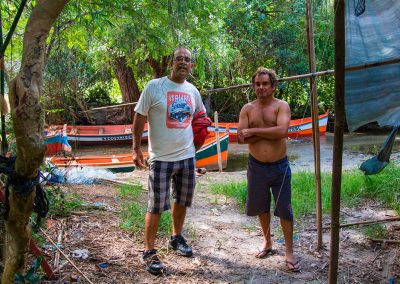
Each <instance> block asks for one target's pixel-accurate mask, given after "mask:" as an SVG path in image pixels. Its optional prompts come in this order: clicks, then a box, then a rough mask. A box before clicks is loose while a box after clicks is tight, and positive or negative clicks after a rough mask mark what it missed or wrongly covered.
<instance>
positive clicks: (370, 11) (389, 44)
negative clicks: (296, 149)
mask: <svg viewBox="0 0 400 284" xmlns="http://www.w3.org/2000/svg"><path fill="white" fill-rule="evenodd" d="M399 58H400V1H399V0H348V1H346V63H345V65H346V67H352V66H360V65H365V64H369V63H376V62H383V61H388V60H394V59H399ZM345 107H346V118H347V124H348V126H349V130H350V131H354V130H356V129H357V128H359V127H360V126H363V125H365V124H367V123H369V122H374V121H377V122H378V124H379V125H380V126H386V125H392V126H396V125H399V124H400V63H396V64H390V65H384V66H378V67H373V68H368V69H364V70H358V71H352V72H350V71H346V75H345Z"/></svg>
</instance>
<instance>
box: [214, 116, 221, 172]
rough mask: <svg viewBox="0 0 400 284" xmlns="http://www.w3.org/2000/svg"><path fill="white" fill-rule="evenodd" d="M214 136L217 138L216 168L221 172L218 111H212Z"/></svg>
mask: <svg viewBox="0 0 400 284" xmlns="http://www.w3.org/2000/svg"><path fill="white" fill-rule="evenodd" d="M214 124H215V137H216V138H217V157H218V170H219V172H222V159H221V144H220V141H219V126H218V112H214Z"/></svg>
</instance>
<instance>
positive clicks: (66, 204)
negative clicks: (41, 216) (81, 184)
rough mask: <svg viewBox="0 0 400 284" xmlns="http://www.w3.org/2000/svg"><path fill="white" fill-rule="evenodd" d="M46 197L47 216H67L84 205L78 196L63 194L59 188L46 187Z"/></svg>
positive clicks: (75, 194)
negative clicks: (47, 202) (47, 205)
mask: <svg viewBox="0 0 400 284" xmlns="http://www.w3.org/2000/svg"><path fill="white" fill-rule="evenodd" d="M46 195H47V198H48V200H49V215H56V216H67V215H69V214H70V213H71V211H73V210H74V209H75V208H78V207H80V206H82V205H84V204H85V202H84V201H83V200H82V198H81V197H80V196H79V194H77V193H75V192H73V193H70V194H65V193H64V192H63V191H62V190H61V188H60V187H59V186H49V187H46Z"/></svg>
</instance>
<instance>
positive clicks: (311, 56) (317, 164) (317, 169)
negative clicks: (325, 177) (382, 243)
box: [306, 0, 323, 249]
mask: <svg viewBox="0 0 400 284" xmlns="http://www.w3.org/2000/svg"><path fill="white" fill-rule="evenodd" d="M312 18H313V16H312V7H311V2H310V0H306V19H307V47H308V64H309V68H310V71H311V73H315V71H316V63H315V62H316V58H315V47H314V30H313V23H312ZM310 89H311V116H312V138H313V146H314V173H315V197H316V202H315V203H316V204H315V206H316V213H317V218H316V226H317V232H318V233H317V249H322V247H323V243H322V198H321V161H320V153H321V151H320V141H319V122H318V97H317V82H316V78H315V77H310Z"/></svg>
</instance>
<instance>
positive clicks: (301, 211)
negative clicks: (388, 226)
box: [210, 163, 400, 217]
mask: <svg viewBox="0 0 400 284" xmlns="http://www.w3.org/2000/svg"><path fill="white" fill-rule="evenodd" d="M399 173H400V165H396V164H393V163H391V164H389V165H388V166H387V167H386V168H385V169H384V170H383V171H382V172H380V173H379V174H376V175H372V176H365V175H364V174H363V173H362V172H361V171H360V170H350V171H344V172H343V173H342V186H341V202H342V204H343V205H345V206H348V207H352V206H354V205H356V204H358V203H359V202H360V200H361V199H363V198H371V199H375V200H378V201H381V202H383V203H384V205H385V206H386V207H388V208H390V209H394V210H396V211H397V213H399V214H400V203H399V200H398V199H399V198H400V174H399ZM331 186H332V175H331V173H322V174H321V197H322V210H323V211H324V212H329V210H330V208H331ZM210 190H211V192H212V193H214V194H222V195H225V196H226V197H230V198H234V199H235V200H236V201H237V202H238V204H239V205H240V207H241V208H242V209H243V208H244V207H245V204H246V194H247V193H246V192H247V182H246V181H245V180H244V181H239V182H229V183H217V184H212V185H211V187H210ZM315 202H316V195H315V177H314V173H313V172H298V173H293V174H292V206H293V211H294V213H295V216H296V217H298V216H301V215H306V214H310V213H313V212H315Z"/></svg>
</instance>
